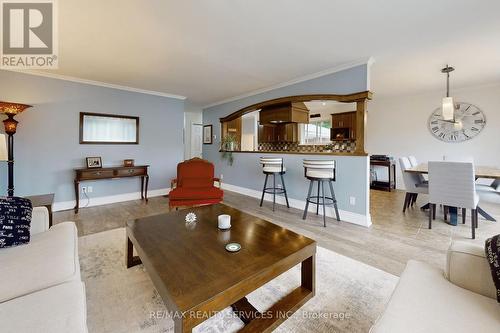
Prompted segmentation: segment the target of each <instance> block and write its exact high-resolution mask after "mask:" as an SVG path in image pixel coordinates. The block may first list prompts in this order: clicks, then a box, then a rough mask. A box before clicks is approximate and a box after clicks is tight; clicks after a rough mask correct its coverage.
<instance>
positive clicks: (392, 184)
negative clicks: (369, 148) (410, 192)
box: [370, 160, 396, 192]
mask: <svg viewBox="0 0 500 333" xmlns="http://www.w3.org/2000/svg"><path fill="white" fill-rule="evenodd" d="M370 166H382V167H386V168H387V174H388V180H387V181H372V182H371V184H370V188H371V189H374V190H382V191H387V192H391V190H392V189H396V163H395V162H394V160H387V161H380V160H370Z"/></svg>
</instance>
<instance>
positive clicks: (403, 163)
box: [399, 157, 429, 213]
mask: <svg viewBox="0 0 500 333" xmlns="http://www.w3.org/2000/svg"><path fill="white" fill-rule="evenodd" d="M399 166H400V168H401V173H402V174H403V183H404V184H405V188H406V195H405V202H404V204H403V213H404V212H406V208H408V207H409V206H410V205H413V204H414V203H415V202H416V200H417V196H418V194H428V193H429V188H428V184H427V183H426V182H425V181H424V180H423V179H422V177H420V176H421V174H417V173H412V172H407V171H406V170H408V169H410V168H411V167H412V165H411V162H410V159H409V158H408V157H400V158H399Z"/></svg>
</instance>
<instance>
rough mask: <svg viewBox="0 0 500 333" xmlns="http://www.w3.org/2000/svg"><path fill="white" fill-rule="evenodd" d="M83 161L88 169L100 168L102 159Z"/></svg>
mask: <svg viewBox="0 0 500 333" xmlns="http://www.w3.org/2000/svg"><path fill="white" fill-rule="evenodd" d="M85 160H86V161H87V168H89V169H96V168H102V159H101V158H100V157H87V158H85Z"/></svg>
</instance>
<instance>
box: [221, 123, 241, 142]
mask: <svg viewBox="0 0 500 333" xmlns="http://www.w3.org/2000/svg"><path fill="white" fill-rule="evenodd" d="M228 134H232V135H234V136H235V137H236V140H237V142H238V145H240V144H241V117H239V118H236V119H234V120H231V121H225V122H222V137H225V136H226V135H228Z"/></svg>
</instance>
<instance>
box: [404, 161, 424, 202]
mask: <svg viewBox="0 0 500 333" xmlns="http://www.w3.org/2000/svg"><path fill="white" fill-rule="evenodd" d="M408 160H410V164H411V167H412V168H414V167H416V166H418V160H417V158H416V157H415V156H413V155H410V156H408ZM418 177H419V178H420V182H421V183H427V179H425V176H424V175H423V174H421V173H419V174H418ZM415 199H416V196H415ZM414 202H415V201H413V202H412V205H413V203H414Z"/></svg>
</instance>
